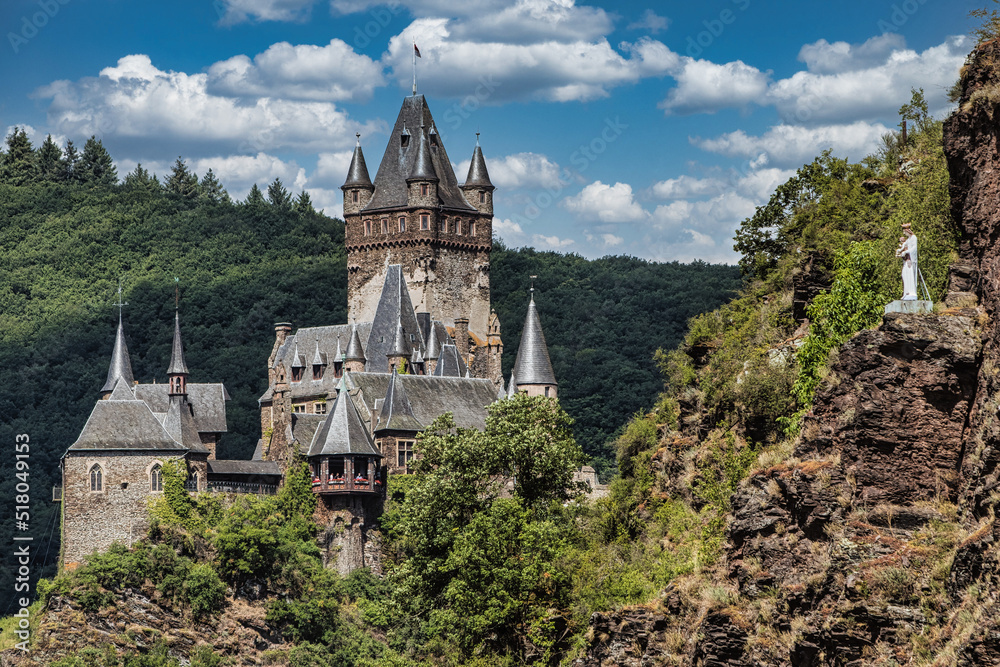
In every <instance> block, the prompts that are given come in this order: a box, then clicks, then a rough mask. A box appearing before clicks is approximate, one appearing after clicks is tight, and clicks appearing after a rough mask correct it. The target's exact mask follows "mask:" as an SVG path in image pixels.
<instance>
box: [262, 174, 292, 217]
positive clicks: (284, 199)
mask: <svg viewBox="0 0 1000 667" xmlns="http://www.w3.org/2000/svg"><path fill="white" fill-rule="evenodd" d="M267 201H268V202H270V204H271V206H274V207H275V208H282V209H288V208H291V207H292V196H291V195H290V194H289V193H288V190H286V189H285V186H284V185H282V184H281V179H280V178H275V179H274V182H272V183H271V184H270V185H269V186H267Z"/></svg>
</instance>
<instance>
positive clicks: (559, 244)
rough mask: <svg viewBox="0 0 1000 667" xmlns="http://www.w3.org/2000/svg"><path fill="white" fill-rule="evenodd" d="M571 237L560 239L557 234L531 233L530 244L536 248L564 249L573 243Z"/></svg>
mask: <svg viewBox="0 0 1000 667" xmlns="http://www.w3.org/2000/svg"><path fill="white" fill-rule="evenodd" d="M575 243H576V241H574V240H573V239H562V238H559V237H558V236H545V235H544V234H533V235H532V236H531V245H532V246H534V247H535V248H537V249H538V250H565V249H566V248H568V247H570V246H571V245H573V244H575Z"/></svg>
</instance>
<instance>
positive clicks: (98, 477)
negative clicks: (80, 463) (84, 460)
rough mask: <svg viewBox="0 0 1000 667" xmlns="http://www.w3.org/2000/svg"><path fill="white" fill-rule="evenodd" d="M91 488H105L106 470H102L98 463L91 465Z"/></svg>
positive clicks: (100, 489) (94, 489)
mask: <svg viewBox="0 0 1000 667" xmlns="http://www.w3.org/2000/svg"><path fill="white" fill-rule="evenodd" d="M90 490H91V491H103V490H104V471H103V470H101V466H100V465H99V464H97V463H95V464H94V465H92V466H91V467H90Z"/></svg>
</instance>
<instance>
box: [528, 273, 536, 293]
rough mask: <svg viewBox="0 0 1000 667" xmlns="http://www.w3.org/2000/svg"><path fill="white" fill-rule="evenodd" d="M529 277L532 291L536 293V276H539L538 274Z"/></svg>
mask: <svg viewBox="0 0 1000 667" xmlns="http://www.w3.org/2000/svg"><path fill="white" fill-rule="evenodd" d="M528 277H529V278H531V293H532V294H534V292H535V278H537V277H538V276H528Z"/></svg>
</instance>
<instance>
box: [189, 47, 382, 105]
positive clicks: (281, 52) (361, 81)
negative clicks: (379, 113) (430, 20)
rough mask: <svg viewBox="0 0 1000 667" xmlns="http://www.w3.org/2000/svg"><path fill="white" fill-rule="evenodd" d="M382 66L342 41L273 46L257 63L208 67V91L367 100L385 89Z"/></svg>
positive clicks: (244, 60) (238, 59)
mask: <svg viewBox="0 0 1000 667" xmlns="http://www.w3.org/2000/svg"><path fill="white" fill-rule="evenodd" d="M384 83H385V81H384V79H383V77H382V66H381V65H379V64H378V63H376V62H374V61H373V60H372V59H371V58H369V57H368V56H366V55H362V54H358V53H355V52H354V49H352V48H351V47H350V46H348V45H347V44H346V43H344V42H342V41H341V40H339V39H332V40H330V43H329V44H327V45H326V46H315V45H312V44H300V45H297V46H293V45H291V44H289V43H288V42H279V43H277V44H272V45H271V46H270V47H268V49H267V50H266V51H264V52H263V53H258V54H257V55H256V56H254V58H253V60H251V59H250V58H248V57H247V56H244V55H239V56H233V57H232V58H229V59H228V60H222V61H220V62H217V63H215V64H213V65H212V66H211V67H209V69H208V85H207V92H208V93H209V94H211V95H224V96H231V97H286V98H292V99H306V100H330V101H338V100H366V99H368V98H370V97H371V95H372V91H373V90H374V89H375V88H376V87H379V86H382V85H384Z"/></svg>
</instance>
